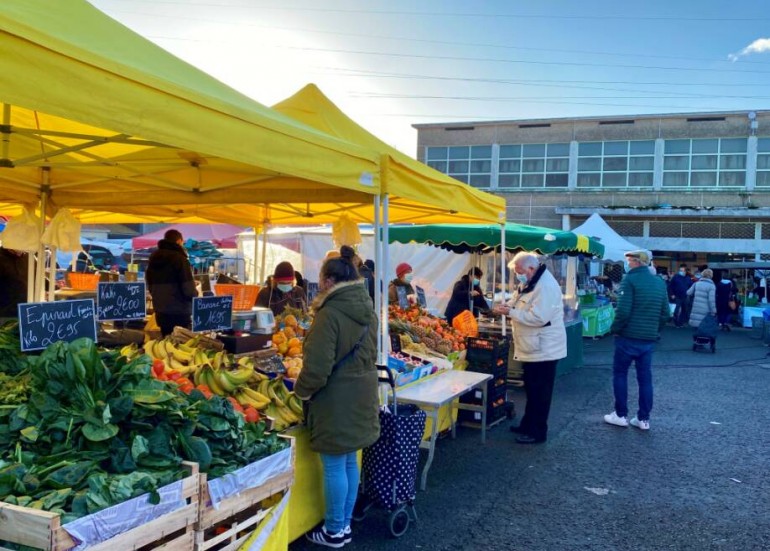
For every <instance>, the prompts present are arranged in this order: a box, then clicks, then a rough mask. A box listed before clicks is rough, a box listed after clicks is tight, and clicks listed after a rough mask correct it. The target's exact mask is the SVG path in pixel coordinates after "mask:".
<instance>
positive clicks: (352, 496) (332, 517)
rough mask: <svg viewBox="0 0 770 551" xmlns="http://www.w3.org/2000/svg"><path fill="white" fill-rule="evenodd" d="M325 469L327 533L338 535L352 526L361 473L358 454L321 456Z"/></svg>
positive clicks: (323, 454)
mask: <svg viewBox="0 0 770 551" xmlns="http://www.w3.org/2000/svg"><path fill="white" fill-rule="evenodd" d="M321 463H322V464H323V468H324V498H325V500H326V517H325V526H326V531H327V532H328V533H330V534H338V533H339V532H341V531H342V530H343V529H344V528H345V527H346V526H350V519H351V517H352V516H353V507H354V506H355V504H356V497H357V496H358V483H359V478H360V473H359V469H358V459H357V452H350V453H345V454H342V455H329V454H325V453H322V454H321Z"/></svg>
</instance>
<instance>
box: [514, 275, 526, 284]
mask: <svg viewBox="0 0 770 551" xmlns="http://www.w3.org/2000/svg"><path fill="white" fill-rule="evenodd" d="M516 280H517V281H518V282H519V283H521V284H524V283H526V282H527V281H528V279H527V274H516Z"/></svg>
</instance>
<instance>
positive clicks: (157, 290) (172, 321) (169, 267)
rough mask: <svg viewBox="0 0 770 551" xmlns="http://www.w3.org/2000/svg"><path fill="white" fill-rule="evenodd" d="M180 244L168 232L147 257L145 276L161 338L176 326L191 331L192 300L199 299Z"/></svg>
mask: <svg viewBox="0 0 770 551" xmlns="http://www.w3.org/2000/svg"><path fill="white" fill-rule="evenodd" d="M183 244H184V239H182V234H181V233H180V232H179V231H178V230H174V229H171V230H168V231H167V232H166V233H165V234H164V236H163V239H161V240H160V241H158V249H157V250H156V251H155V252H153V253H152V254H151V255H150V260H149V262H148V264H147V270H146V271H145V274H144V279H145V281H146V282H147V290H148V291H149V292H150V295H151V296H152V307H153V310H154V311H155V321H156V322H157V323H158V327H160V332H161V333H162V334H163V336H164V337H165V336H166V335H170V334H171V333H172V332H173V331H174V327H175V326H177V325H178V326H180V327H185V328H187V329H190V328H191V327H192V299H193V297H197V296H198V288H197V287H196V285H195V280H194V279H193V273H192V267H191V266H190V260H189V259H188V257H187V252H186V251H185V249H184V247H183Z"/></svg>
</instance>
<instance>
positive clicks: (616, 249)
mask: <svg viewBox="0 0 770 551" xmlns="http://www.w3.org/2000/svg"><path fill="white" fill-rule="evenodd" d="M571 231H572V232H573V233H579V234H583V235H587V236H588V237H592V238H593V239H597V240H599V242H600V243H601V244H602V245H604V256H603V257H602V262H623V255H624V254H625V253H627V252H628V251H633V250H638V249H642V248H643V247H640V246H638V245H634V244H633V243H631V242H630V241H627V240H626V239H625V238H624V237H621V236H620V235H619V234H618V233H617V232H616V231H615V230H613V229H612V228H611V227H610V226H609V224H607V222H605V221H604V218H602V217H601V216H599V215H598V214H596V213H594V214H592V215H591V216H590V217H589V218H588V220H586V221H585V222H583V223H582V224H580V225H579V226H578V227H577V228H574V229H572V230H571Z"/></svg>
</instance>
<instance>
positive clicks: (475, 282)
mask: <svg viewBox="0 0 770 551" xmlns="http://www.w3.org/2000/svg"><path fill="white" fill-rule="evenodd" d="M479 283H481V282H480V281H479V280H478V279H476V278H473V286H474V287H478V286H479Z"/></svg>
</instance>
